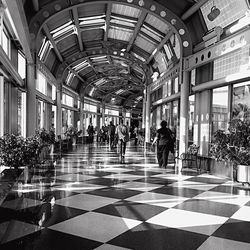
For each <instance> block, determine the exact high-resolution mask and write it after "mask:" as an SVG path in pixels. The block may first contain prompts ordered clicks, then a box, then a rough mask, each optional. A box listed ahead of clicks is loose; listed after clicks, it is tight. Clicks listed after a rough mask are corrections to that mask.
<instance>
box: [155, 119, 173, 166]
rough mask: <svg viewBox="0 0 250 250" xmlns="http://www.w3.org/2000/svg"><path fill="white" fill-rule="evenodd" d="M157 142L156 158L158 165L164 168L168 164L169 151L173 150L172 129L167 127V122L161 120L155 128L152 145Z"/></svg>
mask: <svg viewBox="0 0 250 250" xmlns="http://www.w3.org/2000/svg"><path fill="white" fill-rule="evenodd" d="M156 142H157V160H158V164H159V167H162V168H166V167H167V165H168V155H169V151H171V152H174V139H173V133H172V131H171V130H170V129H169V128H168V127H167V122H166V121H164V120H163V121H162V122H161V128H160V129H158V130H157V133H156V137H155V138H154V141H153V143H152V145H154V144H155V143H156Z"/></svg>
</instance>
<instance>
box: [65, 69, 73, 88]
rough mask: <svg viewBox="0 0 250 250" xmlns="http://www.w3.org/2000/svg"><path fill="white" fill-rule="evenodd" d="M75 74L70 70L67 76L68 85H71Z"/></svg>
mask: <svg viewBox="0 0 250 250" xmlns="http://www.w3.org/2000/svg"><path fill="white" fill-rule="evenodd" d="M74 76H75V75H74V73H72V72H70V71H69V73H68V75H67V78H66V84H67V85H70V83H71V82H72V80H73V78H74Z"/></svg>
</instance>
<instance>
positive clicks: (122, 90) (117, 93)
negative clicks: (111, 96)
mask: <svg viewBox="0 0 250 250" xmlns="http://www.w3.org/2000/svg"><path fill="white" fill-rule="evenodd" d="M124 91H125V90H124V89H119V90H117V91H116V92H115V94H116V95H119V94H121V93H123V92H124Z"/></svg>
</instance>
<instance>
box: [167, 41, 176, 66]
mask: <svg viewBox="0 0 250 250" xmlns="http://www.w3.org/2000/svg"><path fill="white" fill-rule="evenodd" d="M168 44H169V47H170V50H171V52H172V54H173V56H172V58H170V59H171V60H172V61H173V62H176V61H177V56H176V54H175V51H174V47H173V44H172V43H171V41H170V40H169V41H168Z"/></svg>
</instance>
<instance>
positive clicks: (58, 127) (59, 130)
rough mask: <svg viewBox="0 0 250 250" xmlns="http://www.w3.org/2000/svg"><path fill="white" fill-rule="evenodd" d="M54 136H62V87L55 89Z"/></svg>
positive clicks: (58, 85) (59, 84)
mask: <svg viewBox="0 0 250 250" xmlns="http://www.w3.org/2000/svg"><path fill="white" fill-rule="evenodd" d="M56 135H57V136H61V135H62V85H61V83H58V84H57V87H56Z"/></svg>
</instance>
